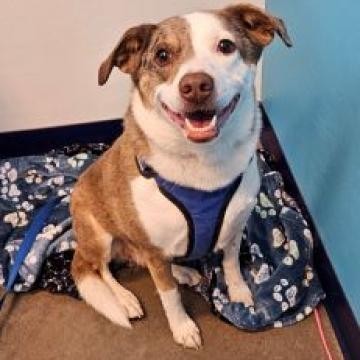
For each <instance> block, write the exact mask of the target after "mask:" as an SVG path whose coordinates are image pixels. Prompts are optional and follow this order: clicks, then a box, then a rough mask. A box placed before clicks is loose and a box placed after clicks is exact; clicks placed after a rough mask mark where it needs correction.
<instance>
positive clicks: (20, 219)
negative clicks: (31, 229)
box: [3, 210, 29, 228]
mask: <svg viewBox="0 0 360 360" xmlns="http://www.w3.org/2000/svg"><path fill="white" fill-rule="evenodd" d="M3 221H4V223H8V224H11V226H12V227H13V228H16V227H24V226H26V225H27V224H28V223H29V221H28V219H27V215H26V212H25V211H21V210H18V211H14V212H12V213H9V214H6V215H5V216H4V218H3Z"/></svg>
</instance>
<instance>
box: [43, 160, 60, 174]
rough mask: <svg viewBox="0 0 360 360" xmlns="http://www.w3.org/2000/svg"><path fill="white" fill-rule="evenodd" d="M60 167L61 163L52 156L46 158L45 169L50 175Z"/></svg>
mask: <svg viewBox="0 0 360 360" xmlns="http://www.w3.org/2000/svg"><path fill="white" fill-rule="evenodd" d="M59 166H60V161H59V160H58V159H56V158H54V157H51V156H48V157H46V159H45V165H44V167H45V169H46V170H47V171H48V172H49V173H52V172H54V171H55V170H56V168H58V167H59Z"/></svg>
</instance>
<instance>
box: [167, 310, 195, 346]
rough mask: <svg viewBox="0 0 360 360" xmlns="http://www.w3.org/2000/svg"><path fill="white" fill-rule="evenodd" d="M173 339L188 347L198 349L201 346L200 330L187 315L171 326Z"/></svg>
mask: <svg viewBox="0 0 360 360" xmlns="http://www.w3.org/2000/svg"><path fill="white" fill-rule="evenodd" d="M172 332H173V336H174V340H175V341H176V342H177V343H178V344H180V345H183V346H184V347H186V348H190V349H199V348H200V347H201V336H200V330H199V328H198V327H197V325H196V324H195V323H194V321H193V320H191V319H190V317H189V316H186V317H185V318H184V319H183V320H182V321H181V322H179V323H177V324H176V325H175V326H174V327H172Z"/></svg>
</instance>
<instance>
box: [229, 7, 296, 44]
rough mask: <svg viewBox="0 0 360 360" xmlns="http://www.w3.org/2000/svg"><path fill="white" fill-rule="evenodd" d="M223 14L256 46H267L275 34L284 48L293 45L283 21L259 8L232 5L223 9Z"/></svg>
mask: <svg viewBox="0 0 360 360" xmlns="http://www.w3.org/2000/svg"><path fill="white" fill-rule="evenodd" d="M224 12H225V14H226V15H227V16H228V17H232V18H233V19H234V21H235V22H237V23H239V25H241V26H242V27H243V28H244V29H245V31H246V33H247V35H248V37H249V39H250V40H251V41H252V42H254V43H255V44H256V45H258V46H261V47H265V46H266V45H269V44H270V43H271V41H272V40H273V38H274V35H275V33H276V34H278V35H279V37H280V38H281V40H282V41H283V42H284V43H285V45H286V46H288V47H291V46H292V45H293V44H292V41H291V39H290V36H289V34H288V32H287V30H286V27H285V24H284V21H283V20H281V19H279V18H277V17H275V16H272V15H270V14H267V13H265V12H264V11H262V10H261V9H260V8H257V7H255V6H251V5H234V6H229V7H227V8H225V9H224Z"/></svg>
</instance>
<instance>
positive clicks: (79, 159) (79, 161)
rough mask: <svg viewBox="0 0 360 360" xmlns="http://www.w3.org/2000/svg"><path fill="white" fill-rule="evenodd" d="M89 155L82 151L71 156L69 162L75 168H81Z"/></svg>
mask: <svg viewBox="0 0 360 360" xmlns="http://www.w3.org/2000/svg"><path fill="white" fill-rule="evenodd" d="M88 157H89V156H88V154H86V153H80V154H76V155H74V156H72V157H71V158H69V159H68V160H67V162H68V164H69V165H70V166H71V167H73V168H81V167H82V166H84V164H85V160H87V159H88Z"/></svg>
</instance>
